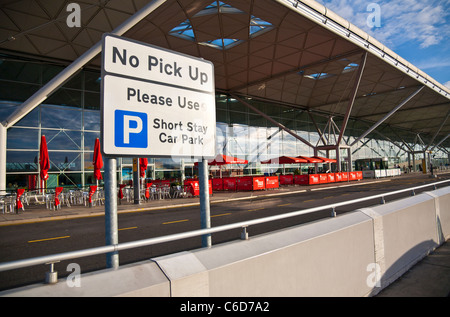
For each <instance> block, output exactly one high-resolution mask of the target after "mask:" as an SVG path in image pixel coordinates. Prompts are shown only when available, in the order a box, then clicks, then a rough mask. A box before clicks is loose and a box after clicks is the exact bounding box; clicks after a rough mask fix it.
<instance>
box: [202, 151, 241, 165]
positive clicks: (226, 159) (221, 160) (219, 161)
mask: <svg viewBox="0 0 450 317" xmlns="http://www.w3.org/2000/svg"><path fill="white" fill-rule="evenodd" d="M226 164H248V161H247V160H243V159H240V158H237V157H233V156H228V155H224V154H218V155H217V156H216V157H215V158H214V160H212V161H208V165H226ZM195 165H198V163H195Z"/></svg>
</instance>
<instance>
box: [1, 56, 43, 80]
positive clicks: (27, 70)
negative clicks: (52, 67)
mask: <svg viewBox="0 0 450 317" xmlns="http://www.w3.org/2000/svg"><path fill="white" fill-rule="evenodd" d="M40 71H41V66H40V65H38V64H33V63H30V62H15V61H8V60H2V63H0V78H1V79H6V80H14V81H21V82H26V83H35V84H39V82H40Z"/></svg>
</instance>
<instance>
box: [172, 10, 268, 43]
mask: <svg viewBox="0 0 450 317" xmlns="http://www.w3.org/2000/svg"><path fill="white" fill-rule="evenodd" d="M244 13H245V12H243V11H241V10H239V9H236V8H234V7H233V6H231V5H229V4H226V3H225V2H223V1H214V2H212V3H211V4H210V5H208V6H206V7H205V8H204V9H202V10H200V11H199V12H198V13H196V14H195V15H194V16H193V19H195V18H196V17H199V16H205V15H212V14H244ZM271 29H273V25H272V24H271V23H269V22H267V21H264V20H262V19H260V18H257V17H255V16H253V15H252V16H251V17H250V25H249V36H250V38H254V37H256V36H258V35H261V34H262V33H265V32H267V31H270V30H271ZM169 34H170V35H173V36H176V37H180V38H182V39H185V40H190V41H195V40H196V37H195V32H194V28H193V26H192V22H191V20H189V19H188V20H186V21H184V22H182V23H180V24H179V25H178V26H176V27H174V28H173V29H172V30H170V31H169ZM242 42H244V40H243V39H234V38H218V39H214V40H209V41H204V42H199V43H198V44H201V45H205V46H209V47H213V48H216V49H221V50H225V49H229V48H231V47H233V46H235V45H238V44H240V43H242Z"/></svg>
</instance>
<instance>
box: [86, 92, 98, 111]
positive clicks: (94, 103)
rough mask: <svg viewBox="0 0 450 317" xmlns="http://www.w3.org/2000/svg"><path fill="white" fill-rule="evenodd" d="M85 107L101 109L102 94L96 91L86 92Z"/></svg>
mask: <svg viewBox="0 0 450 317" xmlns="http://www.w3.org/2000/svg"><path fill="white" fill-rule="evenodd" d="M84 108H85V109H92V110H100V94H99V93H96V92H85V93H84Z"/></svg>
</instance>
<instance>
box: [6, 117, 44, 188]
mask: <svg viewBox="0 0 450 317" xmlns="http://www.w3.org/2000/svg"><path fill="white" fill-rule="evenodd" d="M7 131H8V130H7V129H6V127H5V126H4V125H3V124H1V123H0V194H5V193H6V139H7V138H6V133H7ZM38 166H39V164H38Z"/></svg>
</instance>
